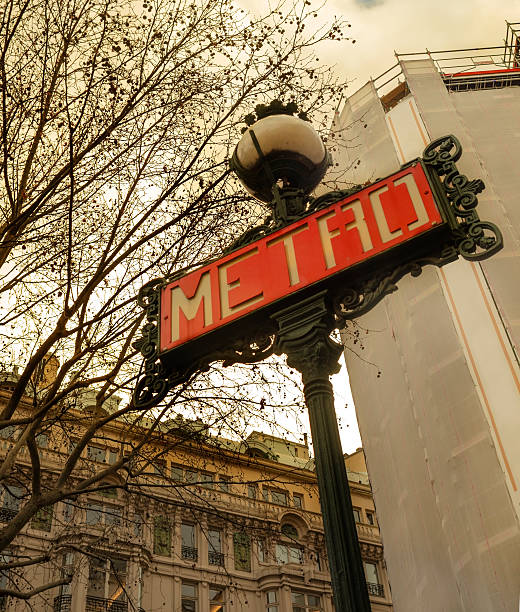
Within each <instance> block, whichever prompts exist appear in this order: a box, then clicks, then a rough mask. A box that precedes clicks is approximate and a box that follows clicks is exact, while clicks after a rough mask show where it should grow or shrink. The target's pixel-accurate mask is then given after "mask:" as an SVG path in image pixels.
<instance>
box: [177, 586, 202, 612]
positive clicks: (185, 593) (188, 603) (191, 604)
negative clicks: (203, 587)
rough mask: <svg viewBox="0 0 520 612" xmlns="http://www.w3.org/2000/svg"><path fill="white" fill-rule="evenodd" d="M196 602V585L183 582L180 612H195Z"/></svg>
mask: <svg viewBox="0 0 520 612" xmlns="http://www.w3.org/2000/svg"><path fill="white" fill-rule="evenodd" d="M197 600H198V593H197V585H196V584H192V583H191V582H183V583H182V587H181V610H182V612H197Z"/></svg>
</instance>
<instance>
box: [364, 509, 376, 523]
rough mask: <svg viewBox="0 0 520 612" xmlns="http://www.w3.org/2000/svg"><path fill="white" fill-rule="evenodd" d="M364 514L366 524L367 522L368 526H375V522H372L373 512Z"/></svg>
mask: <svg viewBox="0 0 520 612" xmlns="http://www.w3.org/2000/svg"><path fill="white" fill-rule="evenodd" d="M366 514H367V522H368V524H369V525H375V524H376V522H375V520H374V513H373V512H369V511H368V510H367V512H366Z"/></svg>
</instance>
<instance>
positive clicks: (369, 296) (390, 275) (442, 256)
mask: <svg viewBox="0 0 520 612" xmlns="http://www.w3.org/2000/svg"><path fill="white" fill-rule="evenodd" d="M457 256H458V251H457V249H456V248H455V247H454V246H453V245H446V246H445V247H444V248H443V249H442V250H441V252H440V253H439V254H437V255H432V256H430V257H423V258H421V259H418V260H415V261H410V262H406V263H404V264H402V265H401V266H397V267H396V268H393V269H392V270H389V271H387V272H386V273H383V274H381V275H379V276H376V277H372V278H370V279H368V280H366V281H365V282H362V283H360V284H359V285H358V286H357V287H349V288H348V289H347V290H345V291H343V292H342V293H340V294H339V295H337V296H336V297H335V299H334V300H333V302H332V308H333V311H334V315H335V318H336V325H337V327H338V328H339V329H342V328H344V327H345V325H346V322H347V321H349V320H351V319H355V318H356V317H359V316H360V315H362V314H365V313H366V312H368V311H369V310H371V309H372V308H373V307H374V306H375V305H376V304H377V303H378V302H380V301H381V300H382V299H383V298H384V297H385V296H386V295H388V294H390V293H393V292H394V291H396V290H397V285H396V283H397V281H398V280H400V279H401V278H402V277H403V276H405V274H411V275H412V276H419V275H420V274H421V272H422V268H423V266H425V265H435V266H443V265H444V264H447V263H449V262H451V261H455V260H456V259H457Z"/></svg>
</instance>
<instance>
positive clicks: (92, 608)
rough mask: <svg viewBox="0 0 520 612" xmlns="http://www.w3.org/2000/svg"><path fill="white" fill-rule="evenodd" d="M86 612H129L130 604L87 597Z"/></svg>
mask: <svg viewBox="0 0 520 612" xmlns="http://www.w3.org/2000/svg"><path fill="white" fill-rule="evenodd" d="M85 612H128V604H127V602H126V601H114V600H112V599H102V598H101V597H88V596H87V605H86V606H85Z"/></svg>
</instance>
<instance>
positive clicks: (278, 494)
mask: <svg viewBox="0 0 520 612" xmlns="http://www.w3.org/2000/svg"><path fill="white" fill-rule="evenodd" d="M271 501H272V502H273V504H280V505H281V506H287V493H286V492H285V491H277V490H275V489H271Z"/></svg>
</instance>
